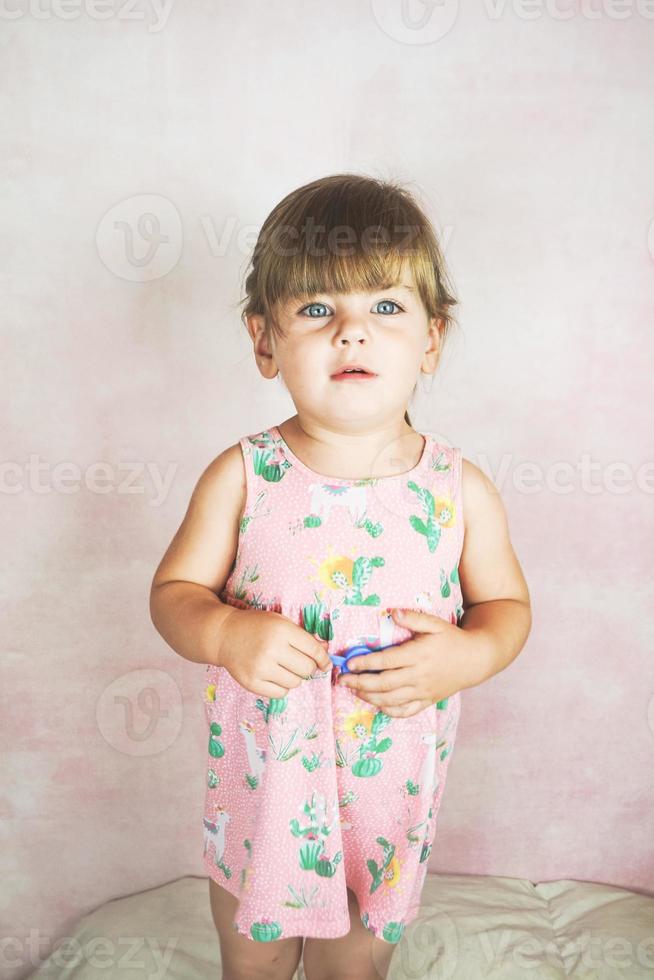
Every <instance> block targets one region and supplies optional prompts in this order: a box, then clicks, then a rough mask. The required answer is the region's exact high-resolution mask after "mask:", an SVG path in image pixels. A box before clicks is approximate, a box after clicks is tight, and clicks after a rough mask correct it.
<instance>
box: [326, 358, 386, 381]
mask: <svg viewBox="0 0 654 980" xmlns="http://www.w3.org/2000/svg"><path fill="white" fill-rule="evenodd" d="M347 369H349V370H347ZM353 369H358V370H359V371H365V372H366V373H365V374H355V373H354V370H353ZM331 377H332V379H333V380H334V381H336V380H338V381H341V380H342V379H343V378H347V379H350V378H356V379H364V378H376V377H377V375H376V374H375V372H374V371H371V370H370V368H367V367H366V366H365V364H356V363H355V362H354V361H353V362H352V363H351V364H344V365H343V366H342V368H341V369H340V370H339V371H336V372H335V373H334V374H332V375H331Z"/></svg>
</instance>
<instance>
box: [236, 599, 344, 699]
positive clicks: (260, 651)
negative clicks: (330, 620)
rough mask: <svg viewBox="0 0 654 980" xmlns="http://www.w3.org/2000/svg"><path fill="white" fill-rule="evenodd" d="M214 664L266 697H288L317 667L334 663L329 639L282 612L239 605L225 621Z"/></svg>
mask: <svg viewBox="0 0 654 980" xmlns="http://www.w3.org/2000/svg"><path fill="white" fill-rule="evenodd" d="M218 663H219V664H220V666H222V667H225V668H226V670H228V671H229V673H230V674H231V675H232V677H233V678H234V680H235V681H237V682H238V683H239V684H240V685H241V686H242V687H244V688H246V689H247V690H248V691H251V692H252V693H253V694H259V695H261V696H262V697H265V698H283V697H286V695H287V694H288V692H289V690H290V689H291V688H293V687H298V686H299V685H300V684H301V683H302V682H303V681H306V680H308V679H309V677H310V676H311V674H312V673H313V672H314V670H315V669H316V667H318V669H319V670H323V671H324V670H331V668H332V662H331V660H330V658H329V655H328V653H327V640H320V639H318V638H317V637H316V636H315V635H313V634H311V633H308V632H307V630H305V629H304V628H303V627H302V626H298V625H297V624H296V623H294V622H292V620H290V619H289V618H288V617H287V616H283V615H282V614H281V613H276V612H271V611H269V610H263V609H239V608H237V607H234V609H233V610H232V612H231V613H230V614H229V615H228V616H227V618H226V619H225V620H224V621H223V624H222V629H221V633H220V652H219V657H218Z"/></svg>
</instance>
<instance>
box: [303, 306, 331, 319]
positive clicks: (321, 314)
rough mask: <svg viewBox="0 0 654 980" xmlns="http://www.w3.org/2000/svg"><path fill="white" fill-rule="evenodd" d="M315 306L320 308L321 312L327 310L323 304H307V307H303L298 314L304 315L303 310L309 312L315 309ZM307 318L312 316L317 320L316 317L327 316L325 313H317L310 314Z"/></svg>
mask: <svg viewBox="0 0 654 980" xmlns="http://www.w3.org/2000/svg"><path fill="white" fill-rule="evenodd" d="M316 306H317V307H319V308H320V307H322V309H323V310H326V309H327V307H326V306H325V304H324V303H309V305H308V306H305V307H303V308H302V309H301V310H300V313H304V311H305V310H311V309H313V308H315V307H316ZM309 316H313V317H314V318H315V319H318V317H322V316H327V314H326V313H317V314H313V313H310V314H309Z"/></svg>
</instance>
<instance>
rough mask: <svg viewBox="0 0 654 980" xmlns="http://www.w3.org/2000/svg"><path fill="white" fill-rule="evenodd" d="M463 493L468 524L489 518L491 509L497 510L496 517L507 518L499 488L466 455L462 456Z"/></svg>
mask: <svg viewBox="0 0 654 980" xmlns="http://www.w3.org/2000/svg"><path fill="white" fill-rule="evenodd" d="M461 493H462V497H463V519H464V521H465V523H466V524H472V523H474V522H475V520H479V519H480V518H481V517H484V518H486V519H488V516H489V510H490V511H494V512H495V517H496V519H498V520H499V519H502V518H504V520H506V513H505V510H504V504H503V503H502V498H501V497H500V492H499V490H498V489H497V487H496V486H495V484H494V483H493V481H492V480H491V479H490V477H488V476H487V475H486V474H485V473H484V471H483V470H481V469H480V468H479V467H478V466H476V465H475V464H474V463H472V462H471V461H470V460H469V459H466V458H465V456H462V457H461Z"/></svg>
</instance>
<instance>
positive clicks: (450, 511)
mask: <svg viewBox="0 0 654 980" xmlns="http://www.w3.org/2000/svg"><path fill="white" fill-rule="evenodd" d="M434 517H435V518H436V520H437V521H438V523H439V524H440V526H441V527H452V526H453V525H454V524H456V509H455V507H454V502H453V501H452V499H451V498H450V497H436V499H435V501H434Z"/></svg>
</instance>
